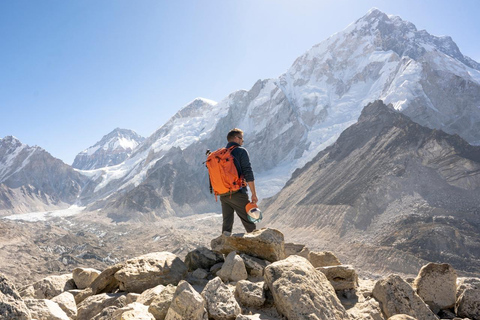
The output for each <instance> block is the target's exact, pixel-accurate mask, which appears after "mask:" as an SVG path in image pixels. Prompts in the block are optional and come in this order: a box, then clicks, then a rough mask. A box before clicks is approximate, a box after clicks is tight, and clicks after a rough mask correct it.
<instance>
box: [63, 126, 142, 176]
mask: <svg viewBox="0 0 480 320" xmlns="http://www.w3.org/2000/svg"><path fill="white" fill-rule="evenodd" d="M143 140H145V138H144V137H142V136H140V135H139V134H137V133H136V132H135V131H132V130H128V129H120V128H116V129H115V130H113V131H112V132H110V133H109V134H107V135H105V136H104V137H103V138H102V139H101V140H100V141H99V142H97V143H96V144H95V145H93V146H91V147H90V148H88V149H86V150H84V151H82V152H80V153H79V154H78V155H77V156H76V157H75V160H74V161H73V164H72V167H74V168H76V169H81V170H93V169H98V168H103V167H110V166H114V165H117V164H119V163H121V162H123V161H124V160H125V159H127V158H128V157H129V156H130V155H131V154H132V153H133V151H134V150H135V148H136V147H137V146H138V145H139V144H140V143H142V142H143Z"/></svg>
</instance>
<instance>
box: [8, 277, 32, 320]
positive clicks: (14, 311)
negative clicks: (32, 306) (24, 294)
mask: <svg viewBox="0 0 480 320" xmlns="http://www.w3.org/2000/svg"><path fill="white" fill-rule="evenodd" d="M31 318H32V317H31V314H30V310H28V308H27V306H26V305H25V302H24V301H23V300H22V298H21V297H20V294H19V293H18V292H17V290H16V288H15V285H14V284H13V283H12V282H11V281H10V280H8V278H7V277H6V276H5V275H4V274H2V273H0V319H5V320H30V319H31Z"/></svg>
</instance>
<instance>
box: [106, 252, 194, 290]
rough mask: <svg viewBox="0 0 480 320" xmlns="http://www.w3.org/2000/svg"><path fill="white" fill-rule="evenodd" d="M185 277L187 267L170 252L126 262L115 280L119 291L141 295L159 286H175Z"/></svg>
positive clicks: (150, 254)
mask: <svg viewBox="0 0 480 320" xmlns="http://www.w3.org/2000/svg"><path fill="white" fill-rule="evenodd" d="M186 275H187V266H185V263H183V261H182V260H180V258H178V257H177V256H176V255H174V254H173V253H170V252H153V253H149V254H146V255H143V256H140V257H136V258H133V259H130V260H127V261H126V262H125V264H124V266H123V268H121V269H120V270H119V271H117V273H115V278H116V279H117V280H118V281H119V283H120V290H123V291H126V292H135V293H142V292H143V291H145V290H147V289H150V288H153V287H155V286H158V285H160V284H163V285H165V286H166V285H168V284H173V285H176V284H178V282H179V281H180V280H182V279H184V278H185V276H186Z"/></svg>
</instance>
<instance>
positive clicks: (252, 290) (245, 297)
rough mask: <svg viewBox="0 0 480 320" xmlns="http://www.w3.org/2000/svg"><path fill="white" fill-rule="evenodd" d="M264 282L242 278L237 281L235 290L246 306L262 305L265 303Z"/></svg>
mask: <svg viewBox="0 0 480 320" xmlns="http://www.w3.org/2000/svg"><path fill="white" fill-rule="evenodd" d="M264 285H265V283H264V282H250V281H247V280H240V281H238V282H237V285H236V287H235V292H236V294H237V297H238V300H239V301H240V303H241V304H242V305H243V306H246V307H261V306H263V304H264V303H265V291H264V290H263V287H264Z"/></svg>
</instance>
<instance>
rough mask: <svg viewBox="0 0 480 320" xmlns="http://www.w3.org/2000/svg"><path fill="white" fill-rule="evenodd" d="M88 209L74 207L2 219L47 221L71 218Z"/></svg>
mask: <svg viewBox="0 0 480 320" xmlns="http://www.w3.org/2000/svg"><path fill="white" fill-rule="evenodd" d="M85 208H86V207H79V206H76V205H73V206H71V207H69V208H67V209H62V210H53V211H39V212H30V213H21V214H15V215H11V216H6V217H2V218H3V219H8V220H15V221H18V220H21V221H30V222H34V221H47V220H50V219H52V218H55V217H70V216H74V215H77V214H79V213H81V212H82V211H83V210H84V209H85Z"/></svg>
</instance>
